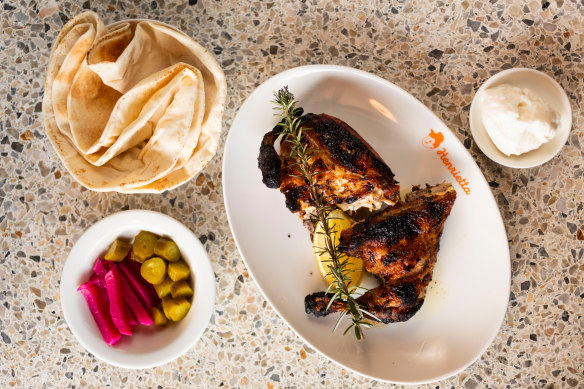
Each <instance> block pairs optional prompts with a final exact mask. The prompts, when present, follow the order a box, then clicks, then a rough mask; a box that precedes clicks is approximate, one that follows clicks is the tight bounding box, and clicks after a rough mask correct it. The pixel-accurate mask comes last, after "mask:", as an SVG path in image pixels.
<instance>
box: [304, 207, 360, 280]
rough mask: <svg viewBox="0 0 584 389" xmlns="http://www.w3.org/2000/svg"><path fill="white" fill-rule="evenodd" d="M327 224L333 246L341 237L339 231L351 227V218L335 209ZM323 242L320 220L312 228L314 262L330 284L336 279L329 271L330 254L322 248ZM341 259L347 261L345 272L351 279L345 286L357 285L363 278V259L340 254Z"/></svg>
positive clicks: (324, 238) (324, 240) (323, 234)
mask: <svg viewBox="0 0 584 389" xmlns="http://www.w3.org/2000/svg"><path fill="white" fill-rule="evenodd" d="M328 225H329V229H330V230H331V231H333V233H332V235H333V242H334V245H335V247H337V246H338V245H339V240H340V238H341V232H342V231H343V230H346V229H347V228H349V227H351V218H350V217H349V216H348V215H347V214H346V213H345V212H343V211H341V210H340V209H336V210H334V211H332V212H331V213H330V214H329V217H328ZM325 242H326V236H325V232H324V226H323V224H322V222H319V223H318V224H317V225H316V229H315V230H314V235H313V238H312V247H313V249H314V255H315V256H316V262H317V263H318V268H319V270H320V274H322V276H323V277H324V280H325V281H326V283H327V285H330V284H332V283H333V282H336V279H335V278H334V276H333V275H332V274H330V272H329V266H330V265H331V264H332V263H331V256H330V255H329V253H328V252H327V251H326V250H324V247H326V243H325ZM341 261H343V262H344V261H347V264H346V266H345V270H346V272H345V274H346V275H347V276H348V277H350V279H351V280H350V282H349V283H348V285H347V286H349V287H351V288H352V289H353V288H356V287H358V286H359V285H360V284H361V281H362V280H363V261H362V260H361V259H360V258H355V257H347V256H342V257H341Z"/></svg>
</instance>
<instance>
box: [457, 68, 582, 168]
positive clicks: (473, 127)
mask: <svg viewBox="0 0 584 389" xmlns="http://www.w3.org/2000/svg"><path fill="white" fill-rule="evenodd" d="M501 84H510V85H513V86H516V87H519V88H529V89H531V90H532V91H533V92H534V93H536V94H537V95H538V96H539V97H541V98H542V99H543V100H544V101H546V102H547V103H548V104H550V106H551V107H552V108H553V109H554V110H556V111H557V112H558V113H559V114H560V125H559V126H558V128H557V130H556V135H555V136H554V137H553V138H552V139H551V140H550V141H549V142H547V143H545V144H543V145H542V146H541V147H539V148H538V149H535V150H532V151H529V152H527V153H525V154H521V155H511V156H506V155H505V154H503V153H502V152H501V151H499V149H498V148H497V146H495V144H494V143H493V141H492V140H491V138H490V137H489V135H488V134H487V131H486V130H485V128H484V126H483V122H482V120H481V107H480V104H479V103H478V102H480V98H481V95H482V94H483V92H484V91H485V90H486V89H488V88H491V87H495V86H497V85H501ZM469 122H470V131H471V133H472V136H473V138H474V141H475V142H476V144H477V146H479V148H480V149H481V151H482V152H483V153H485V155H486V156H487V157H489V158H491V159H492V160H493V161H495V162H497V163H500V164H501V165H505V166H509V167H515V168H529V167H533V166H537V165H541V164H543V163H545V162H547V161H549V160H550V159H552V158H553V157H554V156H555V155H556V154H557V153H558V152H559V151H560V150H561V148H562V147H563V146H564V144H565V143H566V140H567V139H568V135H569V134H570V129H571V128H572V109H571V107H570V101H569V100H568V96H567V95H566V92H565V91H564V90H563V89H562V87H561V86H560V84H558V83H557V82H556V81H555V80H554V79H553V78H551V77H550V76H548V75H547V74H545V73H542V72H540V71H538V70H534V69H525V68H514V69H508V70H504V71H502V72H499V73H497V74H495V75H494V76H493V77H491V78H489V79H488V80H487V81H486V82H485V83H484V84H483V85H482V86H481V87H480V88H479V90H478V91H477V93H476V94H475V96H474V98H473V101H472V104H471V106H470V117H469Z"/></svg>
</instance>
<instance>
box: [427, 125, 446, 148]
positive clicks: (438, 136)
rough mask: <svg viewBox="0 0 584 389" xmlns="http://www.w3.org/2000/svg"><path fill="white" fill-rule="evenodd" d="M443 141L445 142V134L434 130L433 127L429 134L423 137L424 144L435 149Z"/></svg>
mask: <svg viewBox="0 0 584 389" xmlns="http://www.w3.org/2000/svg"><path fill="white" fill-rule="evenodd" d="M442 142H444V135H442V133H441V132H434V130H432V129H430V133H429V134H428V136H427V137H425V138H424V139H422V144H423V145H424V147H426V148H428V149H435V148H437V147H438V146H440V144H441V143H442Z"/></svg>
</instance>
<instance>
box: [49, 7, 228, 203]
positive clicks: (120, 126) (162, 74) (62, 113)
mask: <svg viewBox="0 0 584 389" xmlns="http://www.w3.org/2000/svg"><path fill="white" fill-rule="evenodd" d="M80 58H81V59H80ZM63 96H66V98H64V97H63ZM225 97H226V84H225V77H224V74H223V71H222V70H221V68H220V67H219V65H218V64H217V61H216V60H215V59H214V58H213V56H212V55H211V53H209V52H208V51H207V50H206V49H204V48H203V47H201V46H200V45H198V44H197V43H196V42H194V41H193V40H191V39H190V38H188V37H187V36H185V35H184V34H182V33H180V32H179V31H177V30H175V29H173V28H171V27H168V26H165V25H162V24H160V23H157V22H152V21H127V22H120V23H117V24H115V25H113V26H111V27H109V28H106V27H104V25H103V23H102V22H101V21H100V20H99V18H98V17H97V15H95V14H94V13H92V12H87V13H84V14H82V15H79V16H78V17H76V18H74V19H72V20H71V21H70V22H69V23H67V25H66V26H65V27H64V28H63V31H62V32H61V33H60V34H59V37H58V38H57V41H56V42H55V45H54V48H53V52H52V53H51V58H50V60H49V67H48V70H47V79H46V84H45V97H44V99H43V112H44V116H45V127H46V131H47V134H48V135H49V139H50V140H51V142H52V144H53V146H54V148H55V150H56V151H57V153H58V154H59V156H60V158H61V160H62V161H63V163H64V164H65V166H66V167H67V169H68V170H69V171H70V172H71V174H72V175H73V176H74V177H75V179H76V180H78V181H79V182H80V183H81V184H82V185H83V186H85V187H87V188H89V189H92V190H96V191H118V192H124V193H138V192H150V193H159V192H162V191H164V190H168V189H171V188H174V187H176V186H178V185H180V184H182V183H184V182H186V181H188V180H189V179H190V178H192V177H193V176H194V175H195V174H197V173H198V172H200V171H201V169H203V168H204V166H205V165H206V164H207V163H208V161H209V160H210V159H211V158H212V157H213V155H214V154H215V152H216V150H217V144H218V140H219V136H220V133H221V118H222V115H223V111H224V107H225Z"/></svg>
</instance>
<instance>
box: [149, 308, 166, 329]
mask: <svg viewBox="0 0 584 389" xmlns="http://www.w3.org/2000/svg"><path fill="white" fill-rule="evenodd" d="M152 321H153V322H154V325H155V326H158V327H164V326H165V325H166V323H168V320H167V319H166V316H165V315H164V313H162V311H161V310H160V309H159V308H157V307H152Z"/></svg>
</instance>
